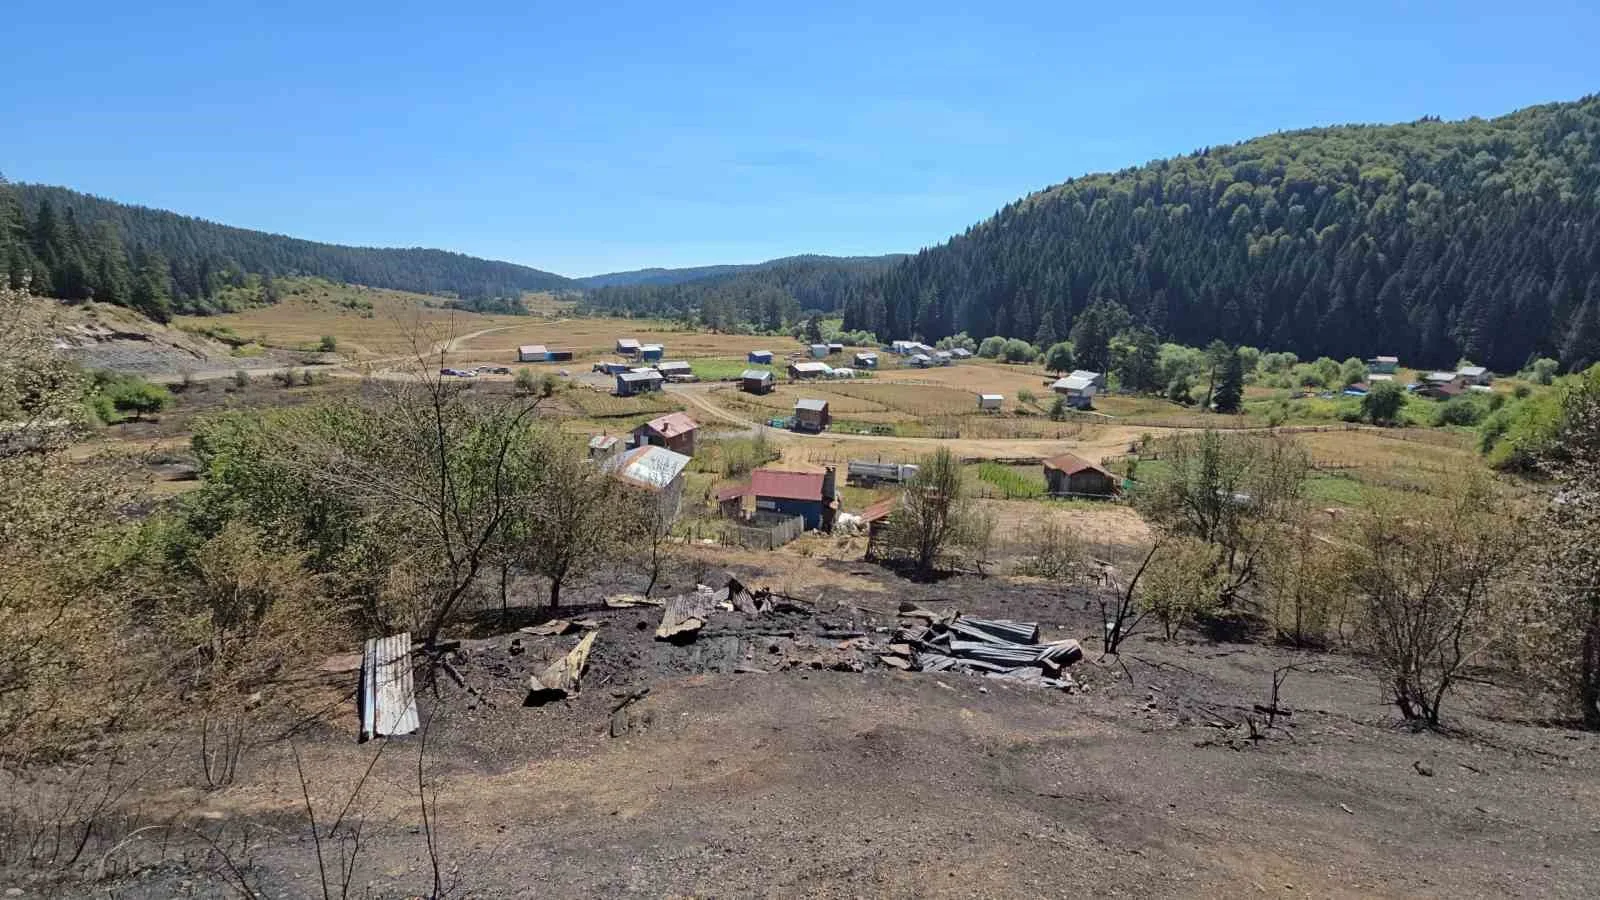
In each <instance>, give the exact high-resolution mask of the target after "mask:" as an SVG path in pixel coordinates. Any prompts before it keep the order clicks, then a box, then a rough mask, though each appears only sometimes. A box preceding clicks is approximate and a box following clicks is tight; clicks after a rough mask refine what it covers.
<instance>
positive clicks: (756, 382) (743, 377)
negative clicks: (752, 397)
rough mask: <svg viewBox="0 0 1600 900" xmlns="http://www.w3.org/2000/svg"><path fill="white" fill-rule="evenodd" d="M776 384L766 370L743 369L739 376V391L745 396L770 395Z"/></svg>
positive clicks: (776, 381) (775, 380)
mask: <svg viewBox="0 0 1600 900" xmlns="http://www.w3.org/2000/svg"><path fill="white" fill-rule="evenodd" d="M777 383H778V379H776V378H774V377H773V375H772V372H771V371H770V370H768V369H745V370H744V372H742V373H741V374H740V375H739V390H741V391H744V392H745V393H747V394H770V393H772V389H773V387H775V386H776V385H777Z"/></svg>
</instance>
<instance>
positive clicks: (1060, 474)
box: [1044, 453, 1119, 497]
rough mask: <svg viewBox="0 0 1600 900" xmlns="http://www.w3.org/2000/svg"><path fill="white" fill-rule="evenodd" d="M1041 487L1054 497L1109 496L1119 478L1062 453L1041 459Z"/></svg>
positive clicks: (1087, 462)
mask: <svg viewBox="0 0 1600 900" xmlns="http://www.w3.org/2000/svg"><path fill="white" fill-rule="evenodd" d="M1044 482H1045V490H1046V491H1047V492H1048V493H1050V494H1052V495H1056V496H1061V495H1069V496H1078V495H1081V496H1088V497H1109V496H1111V495H1113V494H1115V493H1116V492H1117V485H1118V482H1119V479H1118V478H1117V476H1115V475H1113V474H1112V473H1110V472H1107V471H1106V470H1105V469H1102V468H1100V467H1099V466H1097V465H1095V464H1094V463H1092V462H1089V461H1088V460H1086V459H1084V458H1082V457H1079V456H1073V455H1072V454H1071V453H1063V454H1061V455H1060V456H1056V457H1052V458H1050V459H1047V460H1045V461H1044Z"/></svg>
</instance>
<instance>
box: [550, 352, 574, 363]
mask: <svg viewBox="0 0 1600 900" xmlns="http://www.w3.org/2000/svg"><path fill="white" fill-rule="evenodd" d="M544 358H545V361H546V362H572V351H571V350H546V351H545V354H544Z"/></svg>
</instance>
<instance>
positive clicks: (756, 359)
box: [744, 350, 772, 366]
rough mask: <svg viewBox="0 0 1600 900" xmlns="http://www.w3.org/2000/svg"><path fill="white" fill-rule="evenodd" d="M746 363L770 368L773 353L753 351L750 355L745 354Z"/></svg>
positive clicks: (769, 351)
mask: <svg viewBox="0 0 1600 900" xmlns="http://www.w3.org/2000/svg"><path fill="white" fill-rule="evenodd" d="M744 361H745V362H751V363H755V364H756V365H761V366H770V365H772V351H771V350H751V351H750V352H749V353H747V354H745V358H744Z"/></svg>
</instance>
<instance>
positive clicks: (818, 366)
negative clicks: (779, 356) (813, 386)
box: [789, 362, 833, 380]
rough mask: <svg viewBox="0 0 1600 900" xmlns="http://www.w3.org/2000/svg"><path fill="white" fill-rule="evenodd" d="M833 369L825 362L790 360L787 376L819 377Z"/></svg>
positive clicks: (795, 377) (796, 377)
mask: <svg viewBox="0 0 1600 900" xmlns="http://www.w3.org/2000/svg"><path fill="white" fill-rule="evenodd" d="M831 371H833V369H832V367H830V366H829V365H828V364H827V363H825V362H792V363H790V364H789V377H790V378H794V379H797V380H798V379H804V378H821V377H823V376H824V375H827V374H828V373H829V372H831Z"/></svg>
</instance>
